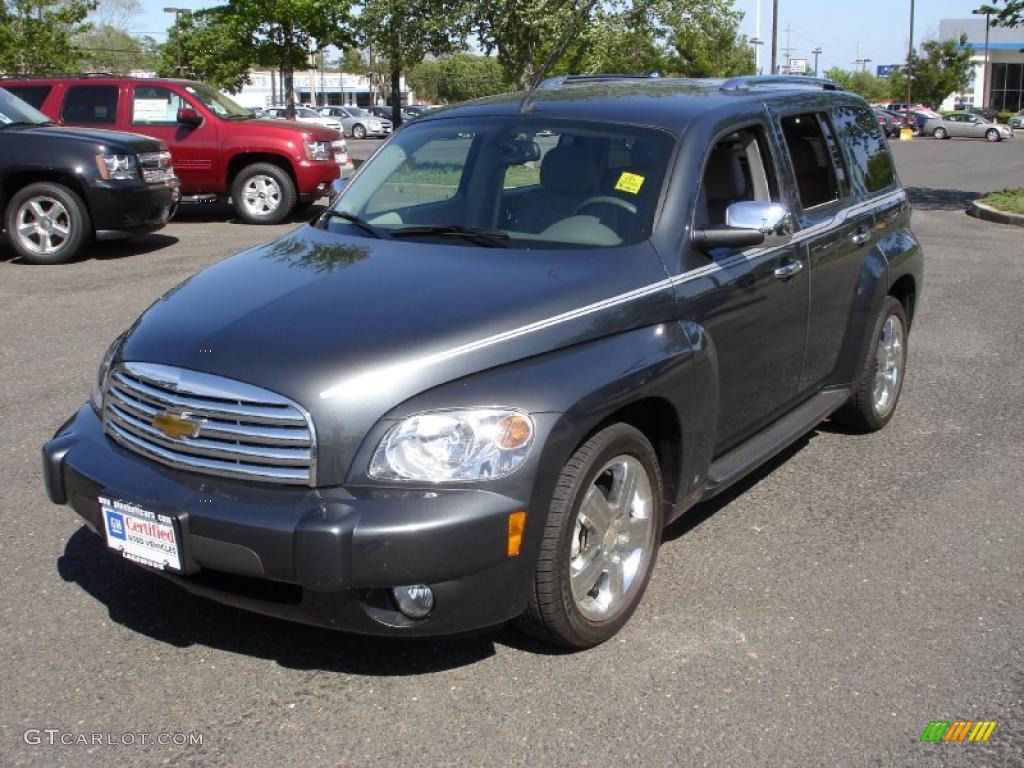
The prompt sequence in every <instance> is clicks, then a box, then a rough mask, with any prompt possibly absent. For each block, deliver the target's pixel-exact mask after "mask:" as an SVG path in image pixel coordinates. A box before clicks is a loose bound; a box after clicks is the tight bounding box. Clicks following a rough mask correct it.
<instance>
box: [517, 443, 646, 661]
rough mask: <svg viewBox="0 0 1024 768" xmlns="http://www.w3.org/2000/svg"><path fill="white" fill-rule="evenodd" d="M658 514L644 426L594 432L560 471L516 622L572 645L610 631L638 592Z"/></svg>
mask: <svg viewBox="0 0 1024 768" xmlns="http://www.w3.org/2000/svg"><path fill="white" fill-rule="evenodd" d="M663 521H664V516H663V509H662V483H661V471H660V469H659V467H658V459H657V455H656V454H655V452H654V449H653V448H652V447H651V444H650V442H649V441H648V440H647V438H646V437H644V435H643V433H641V432H640V431H639V430H637V429H635V428H634V427H631V426H629V425H628V424H614V425H612V426H610V427H608V428H606V429H604V430H602V431H601V432H599V433H597V434H596V435H594V436H593V437H591V438H590V439H589V440H587V442H585V443H584V444H583V445H582V446H580V447H579V448H578V449H577V450H576V452H575V453H574V454H573V455H572V458H570V459H569V461H568V462H566V464H565V466H564V467H563V468H562V472H561V474H560V475H559V477H558V481H557V483H556V485H555V491H554V494H553V496H552V499H551V505H550V507H549V509H548V514H547V521H546V527H545V529H544V538H543V540H542V542H541V549H540V556H539V558H538V560H537V566H536V570H535V573H534V584H533V589H532V590H531V592H530V597H529V600H528V602H527V607H526V611H525V612H524V613H523V615H522V616H521V617H519V619H518V620H517V624H518V626H519V628H520V629H522V630H523V631H525V632H527V633H529V634H531V635H533V636H535V637H537V638H540V639H541V640H545V641H547V642H551V643H555V644H557V645H562V646H565V647H568V648H576V649H579V648H589V647H591V646H595V645H598V644H599V643H603V642H604V641H606V640H608V639H609V638H611V637H612V636H613V635H615V633H616V632H618V631H619V630H620V629H621V628H622V627H623V626H624V625H625V623H626V622H627V621H628V620H629V617H630V616H631V615H632V614H633V611H634V610H636V607H637V605H639V603H640V599H641V598H642V597H643V594H644V591H645V590H646V588H647V583H648V582H649V581H650V577H651V572H652V571H653V570H654V563H655V561H656V560H657V555H658V545H659V544H660V542H661V533H662V527H663Z"/></svg>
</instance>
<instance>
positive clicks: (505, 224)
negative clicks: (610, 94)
mask: <svg viewBox="0 0 1024 768" xmlns="http://www.w3.org/2000/svg"><path fill="white" fill-rule="evenodd" d="M672 145H673V138H672V136H671V135H669V134H668V133H666V132H663V131H659V130H654V129H649V128H638V127H634V126H626V125H609V124H607V123H597V122H583V121H568V120H550V119H549V120H545V119H541V118H536V117H529V116H517V117H515V118H478V119H474V120H469V119H457V118H456V119H448V120H433V121H427V122H423V123H415V124H410V125H409V126H408V127H406V128H403V129H402V131H400V132H399V133H397V134H396V135H395V137H394V138H393V139H392V140H391V141H390V142H388V143H387V144H385V145H384V146H383V147H382V148H381V149H380V150H379V151H378V152H377V154H376V155H374V157H373V159H372V160H370V161H369V162H368V163H367V165H366V166H365V167H364V168H363V169H362V170H361V171H360V173H359V174H358V175H357V176H356V177H355V178H354V179H353V180H352V182H351V183H350V184H349V186H348V187H347V188H346V189H345V191H344V193H343V194H342V196H341V198H340V200H339V201H338V202H337V204H336V206H335V209H336V210H338V211H340V212H342V213H344V214H347V215H350V216H357V217H359V218H360V219H363V220H365V221H366V222H367V223H369V224H370V225H372V226H373V227H375V228H376V229H377V230H378V231H380V232H381V233H382V234H383V235H384V236H387V235H388V234H389V233H390V234H394V233H397V232H398V231H399V230H401V229H402V228H410V227H416V228H417V229H419V230H422V229H423V228H424V227H449V228H450V227H463V228H465V227H470V228H480V229H485V230H488V231H492V232H497V233H500V235H501V236H502V237H503V238H505V237H507V242H508V244H509V245H510V246H513V247H520V248H530V247H538V248H542V247H561V248H565V247H570V248H571V247H594V246H598V247H601V246H606V247H610V246H617V245H624V244H628V243H635V242H638V241H640V240H643V239H645V238H647V237H648V236H649V235H650V233H651V227H652V223H653V219H654V210H655V207H656V206H657V202H658V196H659V192H660V190H661V185H662V179H663V176H664V174H665V169H666V168H667V167H668V163H669V155H670V153H671V151H672ZM329 226H330V227H331V228H332V229H337V230H338V231H341V230H342V228H346V230H347V231H351V232H353V233H355V234H363V235H365V236H370V235H369V234H367V233H366V232H365V231H362V230H360V229H359V228H358V227H357V226H356V225H355V224H353V223H351V222H348V223H346V222H345V221H344V220H340V219H339V218H338V217H334V218H333V219H332V221H331V222H330V224H329ZM411 231H412V230H411ZM404 234H410V233H404ZM417 237H419V235H418V234H417ZM422 237H423V238H424V239H430V237H431V236H430V235H423V236H422ZM453 242H454V239H453ZM467 242H469V243H471V241H470V240H468V239H467Z"/></svg>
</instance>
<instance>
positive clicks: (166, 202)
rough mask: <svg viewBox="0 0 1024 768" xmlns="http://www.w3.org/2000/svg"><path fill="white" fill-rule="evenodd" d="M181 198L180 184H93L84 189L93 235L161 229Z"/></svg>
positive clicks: (173, 182) (104, 182)
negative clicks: (96, 233)
mask: <svg viewBox="0 0 1024 768" xmlns="http://www.w3.org/2000/svg"><path fill="white" fill-rule="evenodd" d="M180 196H181V190H180V183H179V182H178V180H177V179H176V178H175V179H174V180H173V181H172V182H171V183H164V184H145V183H143V182H141V181H138V182H133V181H96V182H94V183H93V184H91V185H89V186H88V187H86V198H87V203H88V205H89V215H90V216H91V218H92V225H93V228H94V229H95V230H96V231H97V232H101V233H102V232H123V233H125V234H134V233H142V232H153V231H155V230H158V229H161V228H162V227H163V226H164V225H166V224H167V222H168V221H169V220H170V218H171V213H172V210H173V208H174V205H175V204H176V203H177V202H178V199H179V197H180Z"/></svg>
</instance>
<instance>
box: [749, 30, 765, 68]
mask: <svg viewBox="0 0 1024 768" xmlns="http://www.w3.org/2000/svg"><path fill="white" fill-rule="evenodd" d="M747 42H748V43H750V44H751V45H752V46H754V74H755V75H760V74H761V46H762V45H764V40H762V39H761V38H759V37H752V38H750V39H749V40H748V41H747Z"/></svg>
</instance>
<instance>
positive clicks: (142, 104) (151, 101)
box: [132, 85, 188, 125]
mask: <svg viewBox="0 0 1024 768" xmlns="http://www.w3.org/2000/svg"><path fill="white" fill-rule="evenodd" d="M187 106H188V105H187V104H186V103H185V102H184V101H182V98H181V97H180V96H179V95H178V94H176V93H174V92H173V91H169V90H168V89H166V88H159V87H157V86H153V85H137V86H135V92H134V94H133V96H132V122H133V123H136V124H138V125H159V124H164V125H166V124H168V123H173V124H176V123H177V122H178V110H179V109H181V108H182V107H187Z"/></svg>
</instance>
